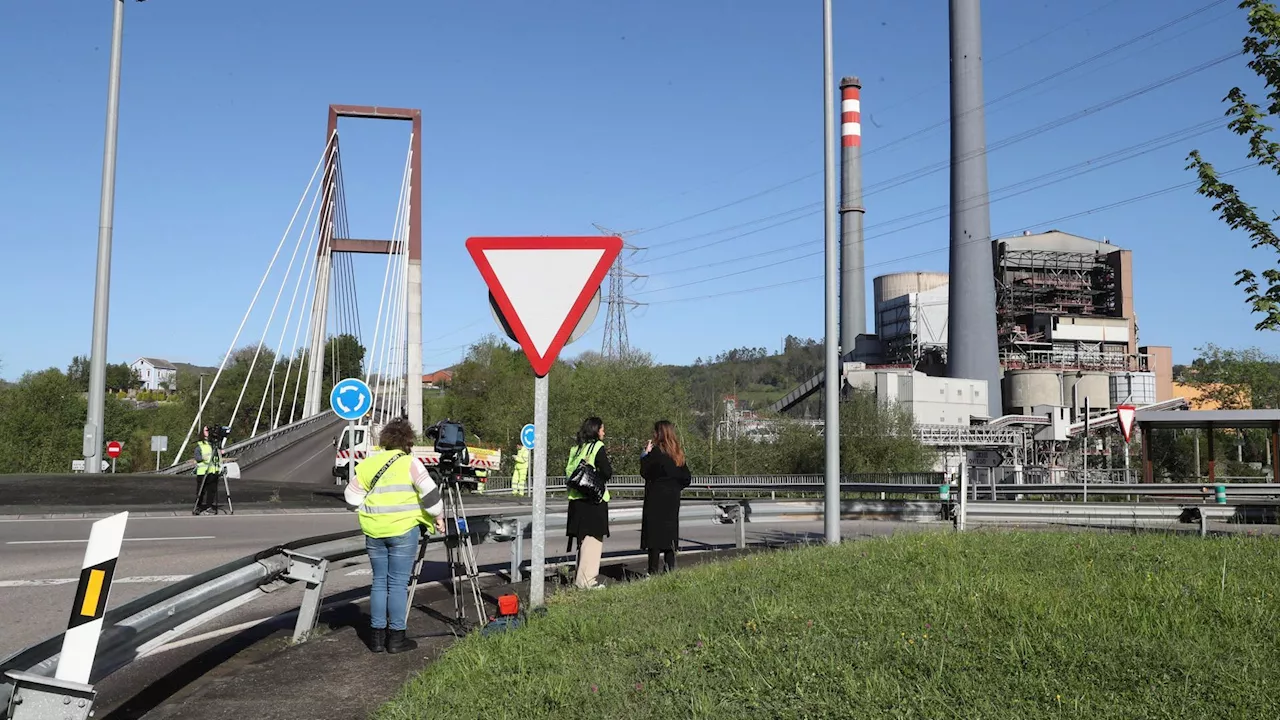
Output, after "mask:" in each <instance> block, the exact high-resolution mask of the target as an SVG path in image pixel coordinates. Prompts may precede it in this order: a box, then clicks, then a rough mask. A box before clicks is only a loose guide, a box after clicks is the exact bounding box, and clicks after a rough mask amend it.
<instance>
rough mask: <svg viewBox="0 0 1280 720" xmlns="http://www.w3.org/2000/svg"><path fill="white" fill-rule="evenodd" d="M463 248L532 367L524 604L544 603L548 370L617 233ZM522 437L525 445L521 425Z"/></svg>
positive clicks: (587, 303)
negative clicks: (529, 526)
mask: <svg viewBox="0 0 1280 720" xmlns="http://www.w3.org/2000/svg"><path fill="white" fill-rule="evenodd" d="M467 252H468V253H470V254H471V259H472V260H474V261H475V264H476V269H478V270H479V271H480V275H481V276H482V277H483V278H484V281H485V284H486V285H488V286H489V294H490V307H491V308H493V309H494V315H495V318H496V319H497V320H498V323H499V325H501V326H502V328H503V330H504V331H506V333H507V335H508V336H509V337H511V338H513V339H514V340H515V341H516V342H518V343H520V348H521V349H522V350H524V354H525V357H526V358H528V359H529V366H530V367H531V368H533V374H534V381H533V438H532V441H533V472H532V477H531V478H530V479H531V481H532V484H533V487H532V491H533V522H532V533H531V534H532V540H533V547H532V548H530V551H529V605H530V606H531V607H535V608H536V607H541V606H542V605H543V604H545V599H544V585H545V582H546V530H547V517H546V515H547V442H546V438H547V397H548V388H547V385H548V383H547V374H548V373H549V372H551V367H552V365H554V364H555V361H556V357H557V356H558V355H559V354H560V351H561V349H563V348H564V346H565V345H566V344H568V343H569V342H572V341H573V340H575V339H577V338H578V337H581V335H582V333H584V332H586V328H587V327H590V325H591V322H592V321H593V320H594V319H595V314H596V311H598V309H599V306H600V300H599V294H600V283H601V282H603V281H604V276H605V275H606V274H607V273H608V272H609V267H610V266H611V265H613V262H614V260H616V259H617V257H618V255H619V253H621V252H622V238H620V237H617V236H612V237H609V236H587V237H473V238H468V239H467ZM593 301H594V302H593ZM593 308H594V309H593ZM521 442H522V443H526V447H527V446H528V445H527V442H526V440H525V431H524V430H522V431H521Z"/></svg>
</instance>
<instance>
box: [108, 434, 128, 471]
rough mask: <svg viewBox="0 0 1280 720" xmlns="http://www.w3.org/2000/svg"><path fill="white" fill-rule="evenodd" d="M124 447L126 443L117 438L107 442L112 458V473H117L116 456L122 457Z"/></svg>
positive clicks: (109, 455) (109, 454)
mask: <svg viewBox="0 0 1280 720" xmlns="http://www.w3.org/2000/svg"><path fill="white" fill-rule="evenodd" d="M123 449H124V444H123V443H121V442H119V441H117V440H112V441H111V442H109V443H107V457H109V458H111V473H112V474H115V471H116V458H118V457H120V451H121V450H123Z"/></svg>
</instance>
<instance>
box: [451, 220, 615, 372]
mask: <svg viewBox="0 0 1280 720" xmlns="http://www.w3.org/2000/svg"><path fill="white" fill-rule="evenodd" d="M488 250H603V251H604V252H603V253H602V254H601V256H600V260H599V261H598V262H597V263H596V267H595V269H594V270H592V271H591V276H590V278H589V279H588V280H587V284H586V286H585V287H583V288H582V291H581V292H579V293H578V298H577V300H575V301H574V303H573V307H572V308H571V309H570V310H569V314H568V316H566V317H565V318H564V319H563V320H562V321H561V323H560V329H559V330H557V331H556V334H555V337H554V338H553V339H552V341H551V344H550V345H548V346H547V351H546V353H543V354H539V353H538V351H537V348H535V347H534V345H533V342H532V341H531V340H530V339H529V332H528V331H527V330H525V327H524V322H523V320H521V318H520V314H519V313H518V312H516V309H515V306H514V305H512V304H511V298H509V297H508V296H507V292H506V290H504V289H503V287H502V283H501V282H500V281H499V280H498V276H497V274H496V273H495V272H494V271H493V266H491V265H490V264H489V259H488V258H486V257H485V255H484V254H485V252H486V251H488ZM467 252H469V253H470V254H471V259H472V261H474V262H475V264H476V269H478V270H479V271H480V276H481V277H483V278H484V282H485V284H486V285H488V286H489V292H491V293H493V298H494V300H495V301H497V303H498V309H500V310H501V311H502V316H503V317H504V318H506V320H507V323H508V324H510V325H511V330H512V332H514V333H515V335H516V340H517V341H519V343H520V347H521V348H522V349H523V350H524V354H525V357H527V358H529V365H530V366H532V367H533V372H534V374H535V375H537V376H539V377H541V376H543V375H546V374H547V373H549V372H551V366H552V365H554V364H555V362H556V357H558V356H559V355H560V351H561V350H562V349H563V348H564V345H565V343H566V342H567V341H568V340H569V336H570V335H572V334H573V330H574V328H576V327H577V325H578V321H579V320H581V319H582V314H583V313H584V312H586V310H587V306H589V305H590V304H591V298H592V296H594V295H595V293H596V290H597V289H598V288H599V287H600V283H602V282H604V276H605V275H607V274H608V273H609V268H610V267H611V266H612V265H613V261H614V260H616V259H617V258H618V255H619V254H621V253H622V238H620V237H617V236H608V235H586V236H581V237H572V236H569V237H471V238H467Z"/></svg>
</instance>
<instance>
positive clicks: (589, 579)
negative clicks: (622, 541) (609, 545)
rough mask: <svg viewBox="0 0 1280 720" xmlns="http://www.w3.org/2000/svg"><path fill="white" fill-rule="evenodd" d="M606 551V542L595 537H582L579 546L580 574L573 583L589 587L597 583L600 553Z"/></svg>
mask: <svg viewBox="0 0 1280 720" xmlns="http://www.w3.org/2000/svg"><path fill="white" fill-rule="evenodd" d="M603 552H604V543H602V542H600V540H598V539H596V538H593V537H590V536H588V537H584V538H582V543H581V544H580V545H579V546H578V575H577V577H575V578H574V580H573V584H574V585H577V586H578V587H588V586H590V585H594V584H596V576H597V575H599V574H600V555H601V554H602V553H603Z"/></svg>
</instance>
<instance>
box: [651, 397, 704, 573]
mask: <svg viewBox="0 0 1280 720" xmlns="http://www.w3.org/2000/svg"><path fill="white" fill-rule="evenodd" d="M640 475H641V477H643V478H644V509H643V512H642V514H641V516H640V548H641V549H642V550H648V551H649V574H650V575H656V574H658V573H659V572H663V571H670V570H675V569H676V548H677V546H678V545H679V543H680V492H681V491H682V490H684V489H685V488H687V487H689V483H690V481H691V480H692V476H691V475H690V474H689V468H688V467H687V466H686V465H685V458H684V450H683V449H682V448H681V447H680V440H679V439H678V438H677V437H676V429H675V426H674V425H672V424H671V423H670V422H668V421H666V420H659V421H658V422H656V423H654V426H653V439H652V440H650V441H649V444H648V445H647V446H645V449H644V454H643V455H641V456H640ZM660 563H661V565H664V566H665V570H664V569H663V568H662V567H660Z"/></svg>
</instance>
